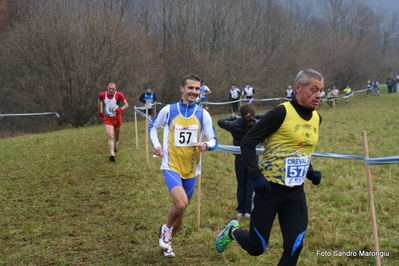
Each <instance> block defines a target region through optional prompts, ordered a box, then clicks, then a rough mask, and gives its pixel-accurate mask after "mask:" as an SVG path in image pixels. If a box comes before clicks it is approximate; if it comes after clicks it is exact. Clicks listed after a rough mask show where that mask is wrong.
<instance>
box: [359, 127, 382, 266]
mask: <svg viewBox="0 0 399 266" xmlns="http://www.w3.org/2000/svg"><path fill="white" fill-rule="evenodd" d="M362 136H363V148H364V156H365V157H366V158H368V157H369V148H368V144H367V133H366V131H362ZM366 175H367V189H368V193H369V201H370V202H369V203H370V212H371V225H372V227H373V239H374V251H375V252H377V253H378V252H379V251H380V246H379V243H378V233H377V218H376V214H375V207H374V193H373V185H372V182H371V171H370V166H367V165H366ZM375 263H376V265H377V266H381V258H380V257H379V256H378V255H377V256H376V257H375Z"/></svg>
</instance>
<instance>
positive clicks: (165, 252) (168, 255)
mask: <svg viewBox="0 0 399 266" xmlns="http://www.w3.org/2000/svg"><path fill="white" fill-rule="evenodd" d="M163 255H164V256H165V257H166V258H174V257H175V253H174V252H173V250H172V247H169V249H168V250H163Z"/></svg>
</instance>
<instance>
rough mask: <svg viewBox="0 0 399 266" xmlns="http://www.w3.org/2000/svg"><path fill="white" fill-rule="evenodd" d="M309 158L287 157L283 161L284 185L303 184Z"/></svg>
mask: <svg viewBox="0 0 399 266" xmlns="http://www.w3.org/2000/svg"><path fill="white" fill-rule="evenodd" d="M309 165H310V157H289V158H287V159H285V185H286V186H300V185H302V184H303V182H305V178H306V174H307V172H308V169H309Z"/></svg>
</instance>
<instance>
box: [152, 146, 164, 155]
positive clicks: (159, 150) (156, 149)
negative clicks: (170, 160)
mask: <svg viewBox="0 0 399 266" xmlns="http://www.w3.org/2000/svg"><path fill="white" fill-rule="evenodd" d="M154 155H155V156H161V157H163V155H164V153H163V149H162V147H161V146H158V147H156V148H155V149H154Z"/></svg>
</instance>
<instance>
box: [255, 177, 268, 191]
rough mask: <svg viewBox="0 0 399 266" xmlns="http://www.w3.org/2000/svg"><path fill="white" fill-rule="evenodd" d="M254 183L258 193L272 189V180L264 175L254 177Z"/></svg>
mask: <svg viewBox="0 0 399 266" xmlns="http://www.w3.org/2000/svg"><path fill="white" fill-rule="evenodd" d="M252 184H253V186H254V190H255V192H256V193H261V194H262V193H267V192H269V191H270V190H271V187H270V182H269V181H267V179H266V178H265V177H264V176H258V177H256V178H254V179H252Z"/></svg>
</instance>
